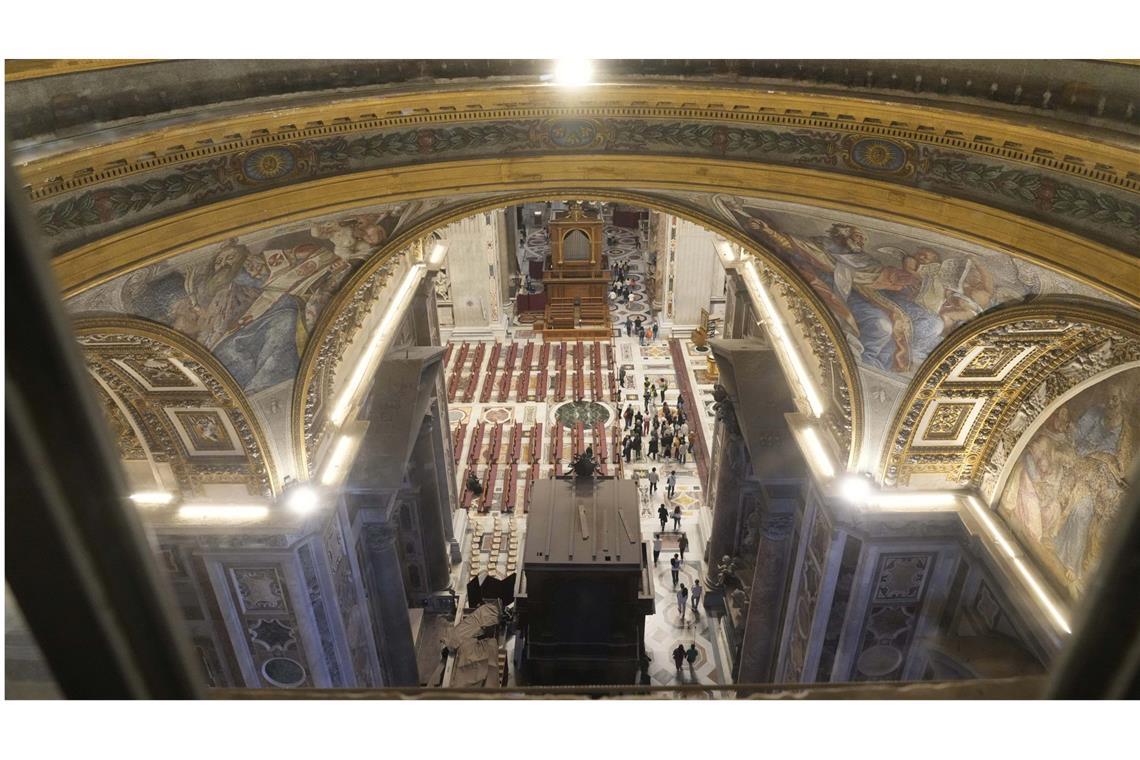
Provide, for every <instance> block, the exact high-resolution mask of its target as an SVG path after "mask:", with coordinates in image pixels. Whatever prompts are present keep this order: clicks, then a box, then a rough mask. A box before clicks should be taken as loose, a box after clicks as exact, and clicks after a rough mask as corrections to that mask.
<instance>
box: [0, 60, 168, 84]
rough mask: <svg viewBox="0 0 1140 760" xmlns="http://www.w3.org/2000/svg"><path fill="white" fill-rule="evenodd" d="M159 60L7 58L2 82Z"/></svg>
mask: <svg viewBox="0 0 1140 760" xmlns="http://www.w3.org/2000/svg"><path fill="white" fill-rule="evenodd" d="M160 60H162V59H160V58H147V59H142V58H9V59H7V60H6V61H4V81H5V82H22V81H24V80H26V79H43V78H44V77H57V76H60V75H62V74H80V73H83V72H85V71H99V70H101V69H118V68H123V67H126V66H138V65H139V64H143V63H156V62H158V61H160Z"/></svg>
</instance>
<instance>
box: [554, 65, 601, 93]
mask: <svg viewBox="0 0 1140 760" xmlns="http://www.w3.org/2000/svg"><path fill="white" fill-rule="evenodd" d="M593 79H594V64H593V62H592V61H591V60H590V59H589V58H559V59H558V61H557V62H556V63H555V64H554V83H555V84H559V85H562V86H563V87H582V86H584V85H588V84H589V83H590V82H592V81H593Z"/></svg>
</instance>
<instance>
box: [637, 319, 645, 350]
mask: <svg viewBox="0 0 1140 760" xmlns="http://www.w3.org/2000/svg"><path fill="white" fill-rule="evenodd" d="M637 345H639V346H644V345H645V327H643V326H642V324H641V323H640V322H638V323H637Z"/></svg>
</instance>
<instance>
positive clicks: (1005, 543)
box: [966, 495, 1073, 633]
mask: <svg viewBox="0 0 1140 760" xmlns="http://www.w3.org/2000/svg"><path fill="white" fill-rule="evenodd" d="M966 504H968V505H969V507H970V511H971V512H973V513H974V516H975V517H977V518H978V522H980V523H981V524H982V526H983V527H984V528H985V529H986V532H987V533H989V535H990V538H991V539H992V540H993V541H994V543H996V544H997V545H998V547H1000V548H1001V550H1002V551H1003V552H1004V553H1005V555H1006V558H1007V559H1008V560H1009V562H1010V564H1012V565H1013V567H1014V569H1015V570H1017V572H1018V574H1019V575H1020V576H1021V578H1022V580H1024V581H1025V585H1026V586H1028V587H1029V590H1030V591H1031V592H1032V593H1033V595H1034V596H1035V597H1036V598H1037V601H1038V603H1040V605H1041V607H1042V608H1043V609H1044V610H1045V612H1046V613H1047V614H1048V615H1049V617H1051V618H1052V619H1053V623H1054V624H1055V625H1056V626H1057V628H1058V629H1060V630H1062V631H1064V632H1065V633H1072V632H1073V629H1072V627H1071V626H1070V625H1069V620H1068V617H1067V616H1066V615H1065V613H1064V612H1063V611H1062V610H1061V608H1060V607H1059V606H1058V605H1057V603H1056V602H1054V601H1053V595H1052V594H1051V593H1050V592H1049V591H1048V590H1047V589H1046V588H1045V585H1044V584H1043V583H1042V582H1041V579H1040V578H1038V577H1037V573H1036V572H1035V571H1034V570H1033V569H1032V568H1030V566H1029V565H1027V564H1026V563H1025V560H1024V559H1022V557H1021V553H1020V552H1019V551H1018V550H1017V549H1016V548H1014V546H1013V545H1012V544H1011V543H1010V542H1009V540H1008V539H1006V537H1005V531H1004V530H1002V529H1001V528H1000V527H999V526H998V524H997V523H996V522H995V521H994V519H993V517H992V516H991V515H990V510H989V509H988V508H987V507H986V505H985V504H983V503H982V501H981V499H979V498H978V497H977V496H974V495H970V496H968V497H967V498H966Z"/></svg>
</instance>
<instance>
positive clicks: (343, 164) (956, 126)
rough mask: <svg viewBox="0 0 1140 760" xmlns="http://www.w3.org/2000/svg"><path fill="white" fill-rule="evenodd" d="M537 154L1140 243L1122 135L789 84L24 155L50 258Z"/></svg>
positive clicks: (487, 93)
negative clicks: (119, 238)
mask: <svg viewBox="0 0 1140 760" xmlns="http://www.w3.org/2000/svg"><path fill="white" fill-rule="evenodd" d="M536 155H550V156H555V155H574V156H582V155H609V156H612V157H615V158H616V157H618V156H630V155H636V156H641V157H645V158H648V157H650V156H652V157H654V158H655V159H664V158H666V157H671V158H677V157H687V158H701V159H703V160H704V161H705V162H707V163H714V162H719V161H736V162H747V163H751V164H754V165H771V166H783V167H793V168H805V169H813V170H816V171H820V172H823V173H828V174H834V175H844V176H855V177H860V178H864V179H868V180H874V181H881V182H884V183H887V184H891V185H894V186H896V187H897V188H900V190H901V192H902V193H903V194H904V195H905V194H909V193H910V192H912V191H913V190H924V191H927V192H934V193H937V194H940V195H946V196H948V197H955V198H958V199H961V200H969V201H973V202H975V203H977V204H978V205H979V206H982V207H986V208H994V209H1002V210H1004V211H1006V212H1008V213H1012V214H1014V215H1016V216H1019V217H1022V218H1027V219H1036V220H1038V221H1039V222H1044V223H1047V224H1050V225H1053V226H1056V227H1059V228H1062V229H1066V230H1068V231H1070V232H1072V233H1074V234H1077V235H1080V236H1082V237H1086V238H1091V239H1095V240H1098V241H1100V242H1101V243H1103V244H1106V245H1110V246H1114V247H1116V248H1118V249H1120V250H1124V251H1133V250H1136V249H1137V247H1138V246H1140V205H1138V204H1137V203H1135V202H1134V200H1135V198H1136V196H1137V194H1138V192H1140V164H1138V163H1137V161H1136V152H1135V149H1134V146H1132V145H1131V144H1124V145H1122V144H1117V143H1113V142H1109V141H1104V140H1095V139H1091V138H1088V137H1085V136H1079V135H1073V134H1068V133H1065V132H1062V131H1052V130H1046V129H1042V128H1040V127H1038V126H1034V125H1032V124H1024V123H1020V122H1017V121H1013V120H1009V119H999V118H996V117H990V116H985V117H983V116H979V115H977V114H973V113H961V112H955V111H943V110H939V109H932V108H929V107H924V106H915V105H910V104H899V103H889V102H878V101H871V100H865V99H858V98H843V97H838V96H826V95H818V94H805V93H792V92H763V91H758V90H755V89H746V88H729V87H720V88H718V87H712V86H704V87H690V86H680V85H673V86H669V85H663V84H662V85H655V86H648V85H633V84H621V85H600V86H597V87H593V88H589V89H588V90H584V91H581V92H579V93H577V94H573V95H572V94H569V93H567V92H566V91H564V90H560V89H558V88H554V87H550V86H547V85H531V86H513V87H501V88H486V89H482V90H469V91H463V90H458V91H456V90H439V91H433V92H430V93H410V94H402V95H392V96H390V97H388V98H383V99H363V98H361V99H354V100H344V101H337V102H336V103H334V104H332V105H329V104H325V105H322V106H320V107H307V108H288V109H282V110H279V111H273V112H269V113H260V114H253V115H246V116H242V117H235V118H234V119H230V120H227V121H222V122H215V123H211V124H208V125H200V126H194V127H189V126H182V127H174V128H169V129H166V130H160V131H158V132H155V133H150V134H147V135H145V136H141V137H136V138H131V139H127V140H122V141H119V142H115V143H111V144H108V145H105V146H100V147H96V148H90V149H86V150H79V151H75V152H73V153H63V154H60V155H56V156H52V157H48V158H43V159H40V160H35V161H32V162H30V163H28V164H25V165H24V166H22V167H21V174H22V176H23V177H24V179H25V181H26V182H27V183H28V193H29V195H30V198H31V200H32V203H33V207H34V211H35V214H36V218H37V222H38V224H39V227H40V230H41V232H42V233H43V235H44V237H45V242H46V243H47V245H48V246H49V247H50V248H51V250H52V251H53V252H54V253H56V254H59V253H63V252H66V251H69V250H74V249H75V248H77V247H81V246H83V245H85V244H89V243H93V242H96V241H97V240H99V239H102V238H105V237H107V236H110V235H113V234H115V233H117V232H122V231H125V230H127V229H129V228H132V227H136V226H140V225H145V224H147V223H150V222H154V221H157V220H159V219H161V218H164V217H167V216H170V215H174V214H178V213H182V212H185V211H188V210H192V209H194V208H198V207H201V206H202V205H204V204H209V203H214V202H224V201H228V200H233V199H235V198H237V197H240V196H242V195H250V194H257V193H260V192H264V191H267V190H270V189H273V188H281V187H285V186H290V185H299V184H304V183H307V182H310V181H313V180H317V179H325V178H329V177H332V176H350V175H352V174H357V173H364V174H369V173H372V172H375V171H379V170H383V169H390V170H392V171H396V172H404V171H407V170H409V169H411V168H413V167H417V166H422V165H424V164H426V163H447V162H459V161H463V160H478V159H480V158H488V157H494V158H496V159H498V160H513V159H515V158H516V157H521V156H536Z"/></svg>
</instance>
